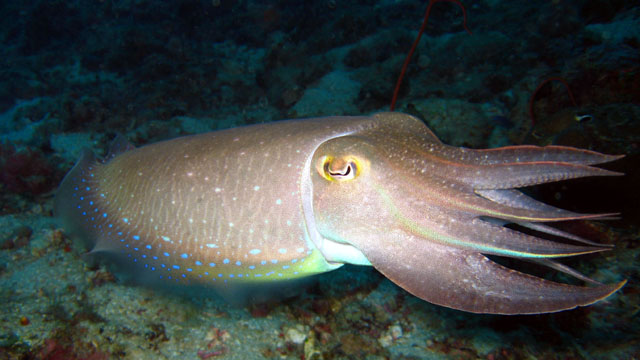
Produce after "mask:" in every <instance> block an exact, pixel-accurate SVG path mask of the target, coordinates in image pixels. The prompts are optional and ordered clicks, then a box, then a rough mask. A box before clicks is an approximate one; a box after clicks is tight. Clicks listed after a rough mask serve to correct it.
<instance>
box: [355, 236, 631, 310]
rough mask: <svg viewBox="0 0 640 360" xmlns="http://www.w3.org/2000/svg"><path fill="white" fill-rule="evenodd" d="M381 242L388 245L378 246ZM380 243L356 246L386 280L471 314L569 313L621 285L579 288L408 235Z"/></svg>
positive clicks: (366, 243) (595, 300)
mask: <svg viewBox="0 0 640 360" xmlns="http://www.w3.org/2000/svg"><path fill="white" fill-rule="evenodd" d="M394 234H395V235H392V236H396V237H397V236H398V234H397V233H394ZM380 243H384V244H392V246H391V248H389V247H386V246H385V247H383V246H379V245H377V244H380ZM380 243H369V242H364V243H363V244H357V246H358V248H359V249H360V250H361V251H362V252H363V253H364V254H365V256H366V257H367V259H368V260H369V261H370V262H371V264H372V265H373V266H374V267H375V268H376V269H377V270H378V271H380V272H381V273H383V274H384V275H385V276H386V277H387V278H389V279H390V280H391V281H393V282H394V283H396V284H397V285H399V286H400V287H402V288H403V289H405V290H406V291H408V292H410V293H411V294H413V295H415V296H417V297H419V298H421V299H423V300H426V301H428V302H431V303H434V304H438V305H442V306H446V307H450V308H454V309H458V310H464V311H468V312H473V313H491V314H537V313H547V312H556V311H562V310H568V309H573V308H575V307H578V306H587V305H590V304H593V303H595V302H597V301H599V300H602V299H604V298H606V297H608V296H609V295H611V294H612V293H614V292H615V291H616V290H618V289H620V288H621V287H622V286H623V285H624V284H625V281H622V282H619V283H616V284H609V285H599V286H592V287H583V286H575V285H567V284H561V283H556V282H553V281H549V280H544V279H541V278H538V277H535V276H532V275H529V274H525V273H522V272H519V271H516V270H512V269H509V268H506V267H504V266H502V265H499V264H497V263H495V262H493V261H492V260H490V259H489V258H487V257H486V256H484V255H482V254H481V253H478V252H472V251H468V250H464V249H458V248H453V247H450V246H446V245H442V244H437V243H433V242H425V241H424V240H422V239H419V238H415V237H413V236H410V235H407V236H402V238H395V239H388V240H387V241H384V242H380Z"/></svg>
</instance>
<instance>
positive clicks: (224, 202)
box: [55, 113, 624, 314]
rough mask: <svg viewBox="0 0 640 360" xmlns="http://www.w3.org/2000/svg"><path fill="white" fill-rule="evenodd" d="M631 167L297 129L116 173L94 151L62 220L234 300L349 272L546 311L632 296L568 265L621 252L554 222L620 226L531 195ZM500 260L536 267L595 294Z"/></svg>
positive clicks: (157, 272)
mask: <svg viewBox="0 0 640 360" xmlns="http://www.w3.org/2000/svg"><path fill="white" fill-rule="evenodd" d="M619 158H621V156H615V155H605V154H600V153H597V152H593V151H589V150H580V149H576V148H571V147H564V146H546V147H536V146H510V147H504V148H497V149H487V150H473V149H466V148H457V147H452V146H448V145H446V144H443V143H442V142H440V140H438V138H437V137H436V136H435V135H434V134H433V133H432V132H431V131H430V130H429V129H428V128H427V127H426V126H425V125H424V123H422V122H421V121H420V120H419V119H417V118H415V117H412V116H409V115H405V114H401V113H380V114H376V115H373V116H357V117H327V118H314V119H306V120H289V121H280V122H275V123H268V124H260V125H253V126H247V127H240V128H235V129H229V130H223V131H218V132H211V133H206V134H200V135H193V136H186V137H180V138H176V139H173V140H168V141H163V142H160V143H156V144H152V145H147V146H143V147H140V148H137V149H136V148H134V147H133V146H131V145H130V144H129V143H128V142H127V141H126V140H125V139H124V138H123V137H119V138H117V139H116V141H114V144H113V145H112V147H111V151H110V153H109V155H108V156H107V157H106V158H105V159H104V160H99V159H96V158H95V157H94V156H93V154H92V153H90V152H88V151H87V152H85V153H84V155H83V156H82V158H81V159H80V160H79V161H78V163H77V164H76V165H75V167H74V168H73V169H72V170H71V171H70V172H69V174H67V176H66V177H65V178H64V180H63V182H62V184H61V185H60V188H59V190H58V192H57V194H56V200H55V213H56V215H57V216H58V217H59V218H61V219H62V222H63V225H64V227H65V229H66V230H67V231H68V232H69V233H70V234H72V235H73V236H75V237H77V238H79V239H82V240H83V241H84V243H85V245H86V246H87V248H88V249H89V250H90V254H94V255H96V256H100V255H108V256H106V257H104V258H108V259H111V260H115V261H114V262H113V263H112V264H117V265H122V264H124V265H125V267H126V268H127V269H129V270H131V269H133V271H132V274H133V276H134V277H144V278H145V279H153V280H154V281H156V282H161V283H170V284H181V285H193V284H196V285H204V286H212V287H228V286H234V284H245V283H265V282H278V281H282V280H287V279H294V278H300V277H305V276H310V275H314V274H318V273H322V272H327V271H330V270H333V269H336V268H338V267H340V266H342V265H343V264H345V263H350V264H357V265H371V266H373V267H374V268H376V269H377V270H378V271H380V272H381V273H382V274H384V275H385V276H386V277H388V278H389V279H390V280H391V281H393V282H394V283H396V284H397V285H399V286H400V287H402V288H403V289H405V290H407V291H408V292H410V293H412V294H413V295H415V296H417V297H419V298H421V299H424V300H426V301H429V302H432V303H435V304H439V305H443V306H447V307H451V308H455V309H460V310H464V311H470V312H476V313H496V314H524V313H544V312H554V311H560V310H566V309H571V308H575V307H577V306H585V305H590V304H593V303H594V302H597V301H599V300H602V299H604V298H606V297H608V296H609V295H611V294H612V293H614V292H615V291H616V290H618V289H619V288H621V287H622V286H623V285H624V281H620V282H618V283H613V284H601V283H599V282H597V281H595V280H592V279H589V278H588V277H586V276H584V275H582V274H580V273H578V272H577V271H575V270H573V269H570V268H569V267H567V266H566V265H563V264H561V263H560V262H557V261H556V260H555V258H562V257H567V256H574V255H581V254H588V253H593V252H599V251H604V250H608V249H610V247H608V246H604V245H599V244H596V243H593V242H591V241H588V240H586V239H582V238H580V237H578V236H575V235H573V234H570V233H567V232H563V231H561V230H559V229H557V228H555V227H552V226H550V225H548V224H545V223H550V222H556V221H568V220H578V219H581V220H586V219H599V218H606V217H611V215H613V214H578V213H574V212H570V211H566V210H562V209H558V208H555V207H552V206H549V205H546V204H544V203H541V202H539V201H537V200H534V199H533V198H530V197H528V196H526V195H525V194H523V193H522V192H520V191H518V190H517V188H520V187H524V186H531V185H536V184H541V183H546V182H553V181H559V180H565V179H571V178H579V177H586V176H611V175H621V174H619V173H616V172H613V171H608V170H604V169H601V168H597V167H593V166H592V165H595V164H601V163H606V162H610V161H613V160H616V159H619ZM274 174H277V176H274ZM350 180H354V181H350ZM509 224H516V225H517V228H519V229H521V228H527V229H531V230H534V231H535V233H537V234H548V235H550V236H553V237H560V238H564V239H566V240H567V241H565V242H556V241H552V240H549V239H545V238H542V237H536V236H533V235H530V234H528V233H524V232H520V231H518V230H514V229H512V228H510V227H507V226H505V225H509ZM487 255H496V256H503V257H510V258H515V259H523V260H528V261H535V262H537V263H539V264H542V265H544V266H547V267H550V268H552V269H556V270H559V271H562V272H565V273H567V274H569V275H571V276H573V277H575V278H576V279H578V280H579V281H583V282H585V283H586V286H578V285H568V284H562V283H557V282H552V281H549V280H544V279H541V278H538V277H535V276H532V275H529V274H525V273H522V272H519V271H515V270H512V269H508V268H506V267H504V266H502V265H499V264H497V263H495V262H493V261H492V260H490V258H489V257H487Z"/></svg>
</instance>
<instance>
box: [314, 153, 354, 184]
mask: <svg viewBox="0 0 640 360" xmlns="http://www.w3.org/2000/svg"><path fill="white" fill-rule="evenodd" d="M317 168H318V172H319V173H320V175H322V177H324V178H325V179H327V180H330V181H347V180H352V179H355V178H356V177H357V176H358V175H359V174H360V166H359V163H358V159H356V158H354V157H351V156H349V157H333V156H323V157H322V158H320V161H319V164H318V167H317Z"/></svg>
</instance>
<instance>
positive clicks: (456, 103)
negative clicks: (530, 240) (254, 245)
mask: <svg viewBox="0 0 640 360" xmlns="http://www.w3.org/2000/svg"><path fill="white" fill-rule="evenodd" d="M427 5H428V1H414V0H354V1H336V0H317V1H292V0H282V1H270V2H260V1H252V0H251V1H250V0H237V1H230V0H206V1H205V0H175V1H174V0H171V1H151V0H120V1H118V0H94V1H80V0H78V1H71V0H66V1H58V0H50V1H20V2H19V1H2V2H0V15H2V16H0V39H1V45H0V359H51V360H53V359H91V360H101V359H305V360H311V359H317V360H319V359H326V360H328V359H447V358H453V359H478V358H480V359H492V360H497V359H535V358H543V359H632V358H640V343H639V342H640V316H639V315H638V314H639V313H640V287H639V286H638V284H639V281H640V271H639V267H640V263H639V261H640V260H639V254H640V246H639V242H638V239H639V236H640V235H639V234H640V229H639V226H640V187H639V185H638V184H640V161H639V160H640V4H639V3H638V2H637V1H624V0H610V1H604V0H595V1H586V0H582V1H555V0H554V1H551V0H549V1H528V0H514V1H498V0H482V1H466V0H463V1H462V2H461V5H463V7H464V9H465V10H466V27H468V29H469V30H470V33H469V32H467V31H466V30H465V17H464V16H463V12H462V7H461V6H458V4H457V3H456V2H451V1H438V2H437V3H436V4H434V5H433V8H432V11H431V13H430V16H429V21H428V25H427V26H426V29H425V31H424V34H423V36H422V38H421V40H420V42H419V44H418V46H417V49H416V51H415V53H414V54H413V57H412V60H411V63H410V65H409V67H408V69H407V72H406V74H405V77H404V80H403V82H402V86H401V87H400V92H399V97H398V101H397V104H396V110H397V111H402V112H406V113H409V114H412V115H415V116H418V117H419V118H421V119H423V120H424V121H425V123H426V124H427V125H428V126H429V127H430V128H431V129H432V130H433V131H434V132H435V133H436V134H437V135H438V136H439V137H440V139H441V140H442V141H443V142H445V143H447V144H450V145H455V146H465V147H472V148H489V147H497V146H504V145H514V144H524V143H528V144H537V145H547V144H562V145H570V146H576V147H581V148H587V149H591V150H596V151H600V152H604V153H608V154H626V157H625V158H624V159H622V160H619V161H617V162H615V163H612V164H607V165H606V166H604V167H605V168H607V169H611V170H615V171H621V172H624V173H625V174H626V176H624V177H615V178H590V179H580V180H575V181H566V182H560V183H553V184H548V185H544V186H538V187H536V188H534V189H531V190H530V192H531V193H532V194H534V196H535V197H536V198H538V199H540V200H543V201H545V202H547V203H550V204H553V205H555V206H558V207H562V208H566V209H569V210H572V211H580V212H620V213H621V215H620V218H619V219H617V220H611V221H601V222H575V223H573V224H567V225H568V226H569V227H568V229H569V230H570V231H571V232H573V233H576V234H580V235H582V236H584V237H587V238H589V239H592V240H596V241H599V242H602V243H606V244H615V248H614V249H613V250H612V251H608V252H604V253H597V254H591V255H586V256H580V257H578V258H575V259H569V261H567V263H568V264H570V265H571V266H572V267H574V268H577V269H578V270H580V271H581V272H583V273H586V274H587V275H589V276H591V277H593V278H595V279H597V280H600V281H603V282H605V283H611V282H613V281H620V280H622V279H627V280H628V283H627V285H626V286H625V287H624V288H623V289H622V290H620V291H619V292H618V293H616V294H614V295H613V296H611V297H610V298H608V299H607V300H606V301H603V302H600V303H597V304H595V305H592V306H589V307H585V308H579V309H576V310H572V311H565V312H560V313H555V314H546V315H527V316H498V315H475V314H469V313H464V312H460V311H456V310H451V309H447V308H444V307H440V306H437V305H432V304H429V303H427V302H425V301H422V300H420V299H417V298H415V297H413V296H412V295H410V294H408V293H406V292H405V291H404V290H402V289H400V288H399V287H397V286H395V285H394V284H392V283H391V282H390V281H389V280H387V279H386V278H384V276H382V275H380V274H379V273H378V272H376V271H375V270H374V269H373V268H371V267H358V266H349V265H347V266H344V267H343V268H341V269H339V270H337V271H334V272H330V273H326V274H323V275H320V276H317V277H315V278H314V279H313V281H311V282H309V283H307V284H305V286H304V287H303V288H301V289H299V291H298V293H297V295H295V296H293V297H289V298H286V299H280V300H272V301H269V302H265V303H258V304H252V305H246V306H239V305H230V304H228V303H226V302H225V301H224V300H222V299H220V298H219V297H216V296H211V297H208V296H196V297H193V296H191V295H190V294H181V293H178V292H175V291H163V290H162V289H153V288H145V287H140V286H131V285H129V284H128V283H126V282H123V281H120V280H118V278H117V277H116V276H114V274H113V273H112V272H111V271H110V270H109V269H108V268H106V267H105V266H103V265H100V264H98V263H93V262H88V261H85V259H84V258H83V254H84V253H85V252H86V249H85V248H83V246H82V244H80V243H76V242H74V241H72V240H71V239H70V238H68V236H67V235H66V233H65V231H64V229H62V228H61V226H60V224H59V223H58V222H57V221H56V219H55V218H54V217H53V214H52V205H53V195H54V194H55V189H56V188H57V186H58V184H59V183H60V181H61V180H62V177H63V176H64V174H65V173H66V172H68V171H69V170H70V169H71V167H72V166H73V164H74V163H75V161H76V160H77V159H78V158H79V156H80V153H81V151H82V149H83V148H89V149H91V150H93V151H94V152H95V153H97V154H101V155H104V154H105V153H106V149H107V148H108V144H109V143H110V142H111V140H112V139H113V138H114V137H115V135H116V134H118V133H121V134H124V135H125V136H126V137H127V138H128V139H129V140H130V141H131V142H132V143H134V144H135V145H136V146H140V145H144V144H147V143H153V142H156V141H159V140H163V139H168V138H172V137H176V136H180V135H187V134H194V133H201V132H206V131H211V130H218V129H224V128H229V127H234V126H240V125H247V124H256V123H263V122H270V121H277V120H281V119H288V118H303V117H312V116H327V115H367V114H372V113H375V112H379V111H387V110H389V106H390V103H391V96H392V94H393V90H394V86H395V83H396V80H397V78H398V75H399V73H400V69H401V67H402V64H403V62H404V60H405V58H406V56H407V52H408V51H409V48H410V47H411V44H412V42H413V41H414V39H415V37H416V35H417V33H418V29H419V28H420V25H421V23H422V21H423V18H424V15H425V10H426V8H427Z"/></svg>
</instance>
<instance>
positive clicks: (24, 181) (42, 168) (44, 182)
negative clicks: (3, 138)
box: [0, 143, 55, 195]
mask: <svg viewBox="0 0 640 360" xmlns="http://www.w3.org/2000/svg"><path fill="white" fill-rule="evenodd" d="M53 173H54V169H53V166H52V165H51V164H50V163H49V162H48V161H47V159H46V158H45V157H44V155H43V154H42V153H41V152H39V151H36V150H33V149H30V148H27V149H24V150H20V151H17V150H16V148H15V146H14V145H12V144H10V143H2V144H0V183H2V184H3V185H4V186H5V187H6V189H7V190H8V191H11V192H15V193H28V194H31V195H38V194H42V193H45V192H47V191H49V190H51V189H53V187H54V185H55V182H54V181H51V180H52V179H51V177H52V175H53Z"/></svg>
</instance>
